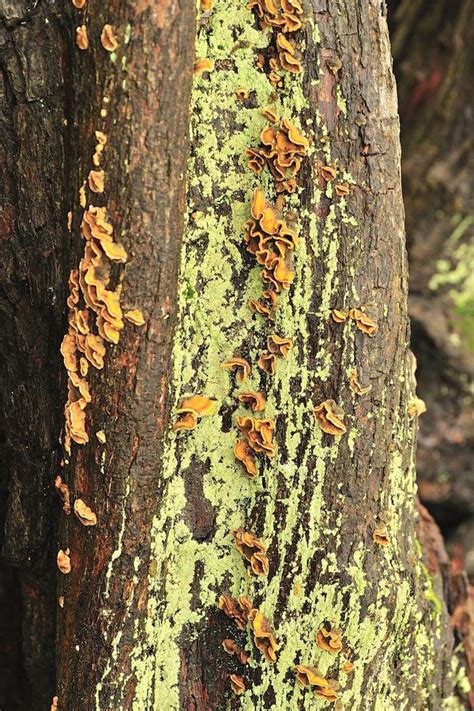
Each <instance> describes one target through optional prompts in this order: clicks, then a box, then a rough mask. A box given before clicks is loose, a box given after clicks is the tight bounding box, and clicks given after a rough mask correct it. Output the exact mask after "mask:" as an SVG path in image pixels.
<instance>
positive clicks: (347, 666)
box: [342, 661, 354, 674]
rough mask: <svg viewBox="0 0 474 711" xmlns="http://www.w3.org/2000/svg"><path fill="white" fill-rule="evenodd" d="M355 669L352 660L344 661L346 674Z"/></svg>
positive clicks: (343, 666) (343, 668) (343, 669)
mask: <svg viewBox="0 0 474 711" xmlns="http://www.w3.org/2000/svg"><path fill="white" fill-rule="evenodd" d="M353 669H354V665H353V664H352V662H349V661H348V662H344V664H343V665H342V671H343V672H344V673H345V674H350V673H351V671H353Z"/></svg>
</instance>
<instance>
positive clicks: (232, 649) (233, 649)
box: [222, 639, 250, 664]
mask: <svg viewBox="0 0 474 711" xmlns="http://www.w3.org/2000/svg"><path fill="white" fill-rule="evenodd" d="M222 646H223V647H224V649H225V651H226V652H227V654H230V655H231V656H233V655H234V654H235V656H236V657H237V659H238V660H239V662H240V663H241V664H247V662H248V660H249V659H250V654H249V653H248V652H246V651H245V649H241V648H240V647H239V645H238V644H237V643H236V642H234V640H233V639H224V640H222Z"/></svg>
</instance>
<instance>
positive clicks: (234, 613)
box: [218, 595, 253, 630]
mask: <svg viewBox="0 0 474 711" xmlns="http://www.w3.org/2000/svg"><path fill="white" fill-rule="evenodd" d="M218 607H219V610H222V612H223V613H224V614H225V615H227V617H230V618H231V619H232V620H234V621H235V624H236V625H237V627H238V628H239V629H240V630H244V629H245V628H246V626H247V623H248V621H249V613H250V611H251V610H252V609H253V605H252V603H251V601H250V600H249V599H248V598H246V597H244V596H243V595H241V596H240V597H239V598H238V599H237V600H236V599H235V598H233V597H231V596H230V595H221V596H220V598H219V603H218Z"/></svg>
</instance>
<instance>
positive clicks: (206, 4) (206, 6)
mask: <svg viewBox="0 0 474 711" xmlns="http://www.w3.org/2000/svg"><path fill="white" fill-rule="evenodd" d="M213 6H214V2H213V0H201V12H209V10H212V8H213Z"/></svg>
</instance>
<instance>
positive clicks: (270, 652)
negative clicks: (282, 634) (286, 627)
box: [248, 609, 278, 663]
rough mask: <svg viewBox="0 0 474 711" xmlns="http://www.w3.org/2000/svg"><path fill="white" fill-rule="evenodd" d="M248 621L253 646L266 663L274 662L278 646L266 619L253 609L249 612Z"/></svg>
mask: <svg viewBox="0 0 474 711" xmlns="http://www.w3.org/2000/svg"><path fill="white" fill-rule="evenodd" d="M248 619H249V622H250V624H251V627H252V631H253V638H254V643H255V646H256V647H257V649H259V650H260V651H261V652H262V654H263V656H264V657H265V659H266V660H267V662H271V663H272V662H275V661H276V658H277V655H276V652H277V649H278V645H277V642H276V639H275V635H274V634H273V631H272V629H271V627H270V624H269V622H268V620H267V618H266V617H264V615H263V614H262V613H261V612H260V610H257V609H253V610H251V611H250V613H249V615H248Z"/></svg>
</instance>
